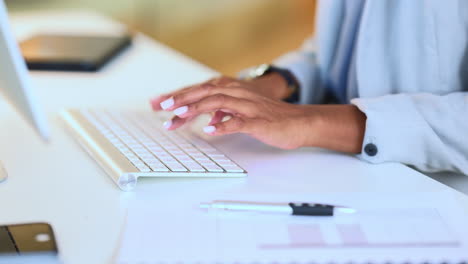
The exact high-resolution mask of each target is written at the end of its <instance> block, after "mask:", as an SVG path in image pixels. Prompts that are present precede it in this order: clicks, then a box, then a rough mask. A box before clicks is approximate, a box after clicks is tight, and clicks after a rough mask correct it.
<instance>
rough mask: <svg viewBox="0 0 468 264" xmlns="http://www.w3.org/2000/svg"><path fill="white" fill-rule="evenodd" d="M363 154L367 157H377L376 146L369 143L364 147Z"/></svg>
mask: <svg viewBox="0 0 468 264" xmlns="http://www.w3.org/2000/svg"><path fill="white" fill-rule="evenodd" d="M364 152H365V153H366V154H367V155H368V156H371V157H373V156H375V155H377V152H378V150H377V146H376V145H374V144H372V143H369V144H366V146H365V147H364Z"/></svg>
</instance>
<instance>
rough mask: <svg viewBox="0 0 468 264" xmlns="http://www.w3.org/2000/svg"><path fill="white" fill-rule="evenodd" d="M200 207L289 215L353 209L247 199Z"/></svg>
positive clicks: (348, 212)
mask: <svg viewBox="0 0 468 264" xmlns="http://www.w3.org/2000/svg"><path fill="white" fill-rule="evenodd" d="M200 208H202V209H215V210H228V211H243V212H260V213H283V214H290V215H309V216H333V215H334V214H335V213H342V214H353V213H355V212H356V210H355V209H352V208H349V207H343V206H334V205H327V204H319V203H258V202H247V201H221V200H220V201H213V202H211V203H201V204H200Z"/></svg>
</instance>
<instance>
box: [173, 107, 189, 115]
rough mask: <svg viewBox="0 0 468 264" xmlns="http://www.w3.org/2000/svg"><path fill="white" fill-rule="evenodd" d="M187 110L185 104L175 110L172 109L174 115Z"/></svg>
mask: <svg viewBox="0 0 468 264" xmlns="http://www.w3.org/2000/svg"><path fill="white" fill-rule="evenodd" d="M187 110H188V107H187V106H181V107H179V108H177V109H176V110H174V115H176V116H180V115H183V114H185V113H186V112H187Z"/></svg>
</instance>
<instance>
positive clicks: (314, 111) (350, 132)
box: [304, 105, 366, 153]
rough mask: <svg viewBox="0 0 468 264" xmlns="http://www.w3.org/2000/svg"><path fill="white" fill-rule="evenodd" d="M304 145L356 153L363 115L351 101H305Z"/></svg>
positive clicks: (359, 147)
mask: <svg viewBox="0 0 468 264" xmlns="http://www.w3.org/2000/svg"><path fill="white" fill-rule="evenodd" d="M306 107H307V121H308V122H309V125H308V128H307V129H308V130H307V132H306V133H307V134H309V135H310V136H308V137H307V139H306V140H305V143H304V146H309V147H320V148H326V149H331V150H336V151H340V152H348V153H360V152H361V148H362V142H363V138H364V132H365V125H366V116H365V114H364V113H362V112H361V111H360V110H359V109H358V108H357V107H356V106H354V105H309V106H306Z"/></svg>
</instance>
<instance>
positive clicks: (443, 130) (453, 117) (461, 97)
mask: <svg viewBox="0 0 468 264" xmlns="http://www.w3.org/2000/svg"><path fill="white" fill-rule="evenodd" d="M351 103H352V104H354V105H356V106H357V107H358V108H359V109H360V110H361V111H362V112H364V113H365V114H366V116H367V121H366V131H365V136H364V142H363V147H362V153H361V154H360V155H358V156H359V157H360V158H361V159H363V160H366V161H368V162H371V163H381V162H400V163H404V164H407V165H410V166H412V167H415V168H416V169H419V170H421V171H426V172H437V171H454V172H459V173H463V174H465V175H468V92H455V93H450V94H447V95H434V94H427V93H419V94H394V95H386V96H381V97H376V98H356V99H353V100H352V101H351Z"/></svg>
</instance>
